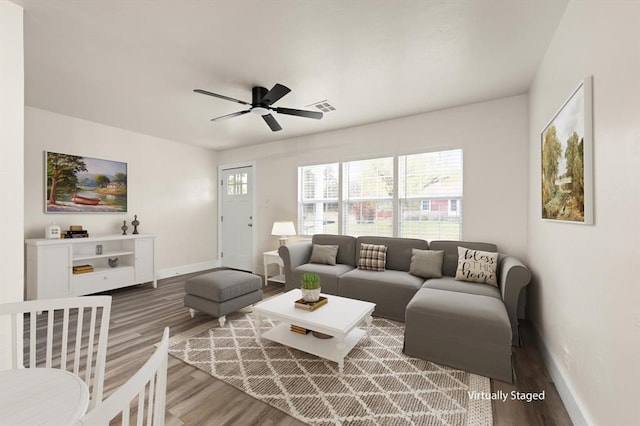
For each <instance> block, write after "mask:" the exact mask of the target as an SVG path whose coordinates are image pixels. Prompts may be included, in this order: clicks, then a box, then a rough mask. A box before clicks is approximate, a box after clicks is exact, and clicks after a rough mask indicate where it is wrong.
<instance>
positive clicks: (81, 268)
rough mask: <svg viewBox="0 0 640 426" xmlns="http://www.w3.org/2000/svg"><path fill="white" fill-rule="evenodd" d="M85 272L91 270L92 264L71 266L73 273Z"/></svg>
mask: <svg viewBox="0 0 640 426" xmlns="http://www.w3.org/2000/svg"><path fill="white" fill-rule="evenodd" d="M87 272H93V266H92V265H77V266H74V267H73V273H74V274H86V273H87Z"/></svg>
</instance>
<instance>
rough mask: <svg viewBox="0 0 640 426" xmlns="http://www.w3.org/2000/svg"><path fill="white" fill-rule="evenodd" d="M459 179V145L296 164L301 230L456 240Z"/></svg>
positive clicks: (459, 235)
mask: <svg viewBox="0 0 640 426" xmlns="http://www.w3.org/2000/svg"><path fill="white" fill-rule="evenodd" d="M394 164H397V166H394ZM394 167H397V170H396V169H394ZM340 172H341V173H340ZM462 180H463V169H462V150H460V149H456V150H449V151H441V152H428V153H423V154H414V155H402V156H398V157H386V158H375V159H371V160H360V161H349V162H344V163H331V164H320V165H315V166H306V167H299V168H298V200H299V203H298V215H299V222H298V227H299V229H300V234H302V235H313V234H317V233H333V234H346V235H354V236H360V235H380V236H400V237H413V238H421V239H425V240H436V239H450V240H459V239H461V238H462V214H461V213H462Z"/></svg>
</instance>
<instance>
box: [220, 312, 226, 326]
mask: <svg viewBox="0 0 640 426" xmlns="http://www.w3.org/2000/svg"><path fill="white" fill-rule="evenodd" d="M226 321H227V317H226V316H225V315H223V316H221V317H220V318H218V322H219V323H220V327H224V323H225V322H226Z"/></svg>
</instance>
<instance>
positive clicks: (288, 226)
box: [271, 222, 296, 246]
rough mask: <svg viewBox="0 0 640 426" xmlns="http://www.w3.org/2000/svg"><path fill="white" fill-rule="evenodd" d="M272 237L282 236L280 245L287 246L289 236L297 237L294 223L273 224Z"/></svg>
mask: <svg viewBox="0 0 640 426" xmlns="http://www.w3.org/2000/svg"><path fill="white" fill-rule="evenodd" d="M271 235H279V236H280V245H281V246H286V245H287V240H288V238H287V237H288V236H289V235H296V228H295V227H294V226H293V222H273V228H271Z"/></svg>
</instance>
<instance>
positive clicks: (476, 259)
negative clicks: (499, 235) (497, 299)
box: [456, 247, 498, 287]
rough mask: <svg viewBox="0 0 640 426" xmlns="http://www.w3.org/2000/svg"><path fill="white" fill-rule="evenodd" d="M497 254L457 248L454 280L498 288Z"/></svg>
mask: <svg viewBox="0 0 640 426" xmlns="http://www.w3.org/2000/svg"><path fill="white" fill-rule="evenodd" d="M497 271H498V253H493V252H489V251H482V250H472V249H468V248H466V247H458V269H456V280H461V281H469V282H474V283H484V284H490V285H493V286H496V287H498V279H497Z"/></svg>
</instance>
